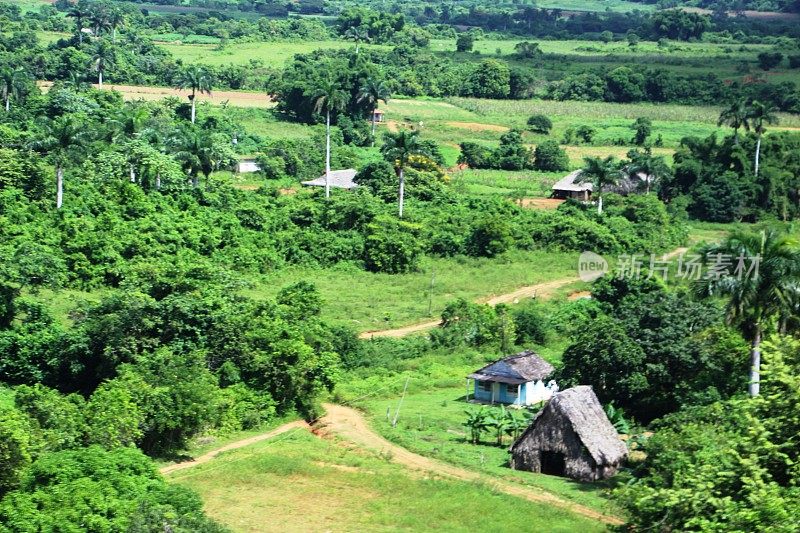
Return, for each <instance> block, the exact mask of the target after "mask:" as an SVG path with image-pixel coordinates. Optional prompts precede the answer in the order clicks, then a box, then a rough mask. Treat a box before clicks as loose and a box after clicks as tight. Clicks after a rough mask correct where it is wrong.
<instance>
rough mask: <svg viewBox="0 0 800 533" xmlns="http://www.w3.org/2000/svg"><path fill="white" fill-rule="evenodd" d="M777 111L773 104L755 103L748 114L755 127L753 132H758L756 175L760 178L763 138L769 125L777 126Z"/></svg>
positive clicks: (751, 105)
mask: <svg viewBox="0 0 800 533" xmlns="http://www.w3.org/2000/svg"><path fill="white" fill-rule="evenodd" d="M776 111H777V109H775V107H774V106H773V105H772V104H763V103H761V102H753V103H752V104H750V110H749V112H748V114H747V116H748V119H749V120H750V122H751V123H752V125H753V131H755V132H756V139H757V140H756V161H755V174H756V177H758V165H759V160H760V158H761V137H762V136H763V135H764V133H765V132H766V131H767V127H766V125H767V124H777V123H778V116H777V115H776V114H775V112H776Z"/></svg>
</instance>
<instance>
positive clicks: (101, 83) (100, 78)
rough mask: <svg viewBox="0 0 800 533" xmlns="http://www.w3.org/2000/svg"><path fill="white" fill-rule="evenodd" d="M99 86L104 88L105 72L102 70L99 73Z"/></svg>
mask: <svg viewBox="0 0 800 533" xmlns="http://www.w3.org/2000/svg"><path fill="white" fill-rule="evenodd" d="M97 84H98V85H99V86H100V88H101V89H102V88H103V71H102V70H100V71H98V73H97Z"/></svg>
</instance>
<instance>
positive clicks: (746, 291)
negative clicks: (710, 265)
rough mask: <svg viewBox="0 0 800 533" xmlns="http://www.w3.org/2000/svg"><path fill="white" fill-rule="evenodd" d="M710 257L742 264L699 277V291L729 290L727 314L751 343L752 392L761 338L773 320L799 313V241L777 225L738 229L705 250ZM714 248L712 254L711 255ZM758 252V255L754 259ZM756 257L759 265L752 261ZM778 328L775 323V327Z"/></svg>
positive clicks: (726, 293) (757, 376)
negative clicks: (764, 228)
mask: <svg viewBox="0 0 800 533" xmlns="http://www.w3.org/2000/svg"><path fill="white" fill-rule="evenodd" d="M704 252H706V257H711V258H713V257H715V256H717V254H722V256H718V257H723V256H727V257H731V258H733V262H734V263H735V265H734V267H735V268H738V266H739V263H740V262H741V265H742V269H741V270H740V271H739V272H736V271H734V272H733V274H734V275H728V276H721V277H719V278H718V279H716V278H714V277H709V278H708V279H705V280H702V281H701V282H698V285H697V287H696V289H697V293H698V294H699V295H701V296H712V295H717V296H727V297H728V298H729V300H728V306H727V318H728V321H729V322H732V323H737V324H738V325H739V326H740V327H741V329H742V331H743V333H744V335H745V337H746V338H747V339H748V340H749V341H750V343H751V350H750V384H749V386H748V392H749V393H750V395H751V396H757V395H758V393H759V380H760V371H761V341H762V338H763V335H764V333H765V331H766V330H767V328H768V327H769V326H770V325H773V324H775V323H776V322H778V325H780V323H785V322H786V321H788V320H789V319H790V317H791V316H795V317H796V315H794V313H796V311H797V310H796V309H795V308H794V306H793V304H792V302H793V301H794V299H795V296H796V294H797V287H798V283H799V282H800V246H798V242H797V240H795V239H794V238H792V237H791V236H790V235H788V234H779V233H777V232H775V231H769V232H767V231H764V232H761V233H746V232H736V233H734V234H732V235H731V236H730V237H728V239H727V240H726V241H725V242H724V243H722V244H721V245H717V246H713V247H710V248H708V249H706V250H704ZM709 254H710V255H709ZM753 258H756V259H753ZM753 260H755V261H757V263H756V265H757V270H756V269H755V268H752V271H751V267H753ZM777 329H778V328H777V327H776V330H777Z"/></svg>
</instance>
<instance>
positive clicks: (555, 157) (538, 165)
mask: <svg viewBox="0 0 800 533" xmlns="http://www.w3.org/2000/svg"><path fill="white" fill-rule="evenodd" d="M533 158H534V159H533V167H534V168H535V169H536V170H541V171H544V172H554V171H558V170H567V169H569V156H568V155H567V152H566V151H565V150H562V149H561V146H559V144H558V142H557V141H553V140H549V141H544V142H543V143H540V144H539V145H537V146H536V149H535V150H534V152H533Z"/></svg>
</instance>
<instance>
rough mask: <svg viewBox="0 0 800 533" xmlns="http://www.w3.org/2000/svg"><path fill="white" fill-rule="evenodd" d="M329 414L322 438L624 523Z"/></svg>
mask: <svg viewBox="0 0 800 533" xmlns="http://www.w3.org/2000/svg"><path fill="white" fill-rule="evenodd" d="M324 407H325V411H326V414H325V416H323V417H322V418H321V419H320V420H319V421H318V422H317V423H316V424H315V426H314V432H315V433H316V434H317V435H320V436H329V435H335V436H337V437H339V438H342V439H344V440H347V441H350V442H352V443H353V444H355V445H357V446H358V447H360V448H365V449H368V450H371V451H373V452H379V453H380V452H383V453H386V454H389V455H390V456H391V460H392V461H393V462H395V463H398V464H401V465H403V466H406V467H408V468H411V469H413V470H418V471H422V472H426V473H430V474H436V475H440V476H444V477H449V478H454V479H458V480H461V481H479V482H482V483H486V484H487V485H490V486H492V487H493V488H495V489H496V490H498V491H500V492H504V493H505V494H510V495H512V496H517V497H519V498H524V499H526V500H529V501H533V502H539V503H546V504H548V505H553V506H556V507H561V508H564V509H568V510H570V511H572V512H574V513H577V514H580V515H583V516H585V517H587V518H591V519H592V520H598V521H601V522H604V523H606V524H613V525H619V524H622V523H623V521H622V520H620V519H619V518H617V517H614V516H607V515H604V514H602V513H600V512H597V511H595V510H593V509H589V508H588V507H584V506H582V505H578V504H576V503H572V502H569V501H567V500H563V499H561V498H559V497H558V496H555V495H553V494H550V493H549V492H545V491H543V490H540V489H535V488H532V487H526V486H523V485H518V484H516V483H511V482H508V481H503V480H500V479H496V478H493V477H490V476H485V475H483V474H480V473H478V472H474V471H471V470H467V469H465V468H460V467H457V466H453V465H449V464H446V463H443V462H440V461H437V460H435V459H431V458H429V457H424V456H422V455H418V454H416V453H413V452H410V451H408V450H406V449H405V448H403V447H402V446H398V445H396V444H392V443H391V442H389V441H388V440H386V439H384V438H383V437H381V436H380V435H378V434H377V433H375V432H374V431H373V430H372V429H370V427H369V426H368V425H367V422H366V420H364V417H363V416H362V415H361V413H359V412H358V411H356V410H355V409H351V408H349V407H344V406H342V405H333V404H325V406H324Z"/></svg>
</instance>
